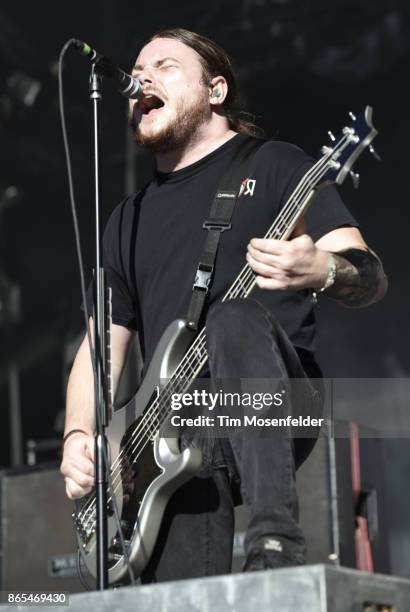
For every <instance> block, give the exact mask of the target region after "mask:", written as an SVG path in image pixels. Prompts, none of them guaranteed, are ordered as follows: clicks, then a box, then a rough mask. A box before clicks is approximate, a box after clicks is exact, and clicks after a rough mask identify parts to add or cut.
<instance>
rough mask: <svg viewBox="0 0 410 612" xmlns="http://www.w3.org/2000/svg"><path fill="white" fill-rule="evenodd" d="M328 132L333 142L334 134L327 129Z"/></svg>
mask: <svg viewBox="0 0 410 612" xmlns="http://www.w3.org/2000/svg"><path fill="white" fill-rule="evenodd" d="M328 134H329V138H330V140H331V141H332V142H334V141H335V140H336V138H335V135H334V134H333V132H331V131H330V130H329V131H328Z"/></svg>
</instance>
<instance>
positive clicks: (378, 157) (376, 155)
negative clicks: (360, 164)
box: [369, 145, 382, 161]
mask: <svg viewBox="0 0 410 612" xmlns="http://www.w3.org/2000/svg"><path fill="white" fill-rule="evenodd" d="M369 151H370V153H371V154H372V155H373V157H375V158H376V159H377V161H382V158H381V157H380V155H379V154H378V152H377V151H376V150H375V149H374V147H373V146H372V145H369Z"/></svg>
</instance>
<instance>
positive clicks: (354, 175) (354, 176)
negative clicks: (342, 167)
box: [349, 170, 360, 189]
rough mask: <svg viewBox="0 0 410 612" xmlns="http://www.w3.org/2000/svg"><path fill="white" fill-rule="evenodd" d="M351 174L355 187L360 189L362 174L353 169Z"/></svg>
mask: <svg viewBox="0 0 410 612" xmlns="http://www.w3.org/2000/svg"><path fill="white" fill-rule="evenodd" d="M349 174H350V177H351V179H352V183H353V187H354V188H355V189H358V187H359V183H360V174H359V173H358V172H353V170H350V171H349Z"/></svg>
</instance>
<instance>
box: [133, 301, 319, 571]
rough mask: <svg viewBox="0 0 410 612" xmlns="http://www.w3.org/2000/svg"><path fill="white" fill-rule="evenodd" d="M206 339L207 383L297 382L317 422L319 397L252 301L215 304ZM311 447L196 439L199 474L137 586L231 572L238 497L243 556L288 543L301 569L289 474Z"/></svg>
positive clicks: (308, 441) (174, 505) (260, 438)
mask: <svg viewBox="0 0 410 612" xmlns="http://www.w3.org/2000/svg"><path fill="white" fill-rule="evenodd" d="M206 337H207V351H208V355H209V371H210V376H211V379H230V380H232V379H239V378H243V379H252V378H258V379H272V381H273V380H276V381H277V380H278V379H280V380H281V384H282V386H283V385H284V386H287V387H288V388H289V379H291V378H297V379H302V383H301V384H299V385H298V394H299V401H298V404H299V406H300V405H301V404H302V405H303V407H304V412H305V414H306V415H310V416H312V417H318V416H320V414H321V410H322V401H321V398H320V393H319V392H318V391H317V390H316V389H315V388H314V387H313V385H312V384H311V382H310V380H309V378H308V377H307V376H306V373H305V371H304V369H303V367H302V364H301V362H300V359H299V356H298V354H297V352H296V351H295V349H294V347H293V346H292V344H291V343H290V341H289V339H288V337H287V335H286V334H285V332H284V331H283V329H282V328H281V327H280V325H279V324H278V322H277V321H276V320H275V319H274V317H273V315H272V314H271V313H270V312H269V311H268V310H267V309H265V308H264V307H263V306H262V305H261V304H259V303H258V302H257V301H256V300H253V299H247V300H242V299H238V300H229V301H226V302H223V303H219V302H218V303H217V304H215V305H214V306H213V307H212V308H211V309H210V311H209V313H208V316H207V322H206ZM300 412H301V411H300V410H298V414H300ZM258 431H259V430H258ZM315 441H316V438H315V437H309V438H292V436H289V435H286V434H277V433H276V434H272V435H271V434H268V435H267V434H266V431H265V430H264V429H263V428H261V429H260V435H259V434H258V433H256V434H254V435H251V436H246V435H242V434H240V433H239V432H234V433H232V435H231V434H230V435H229V438H212V437H211V438H207V439H205V440H204V439H202V440H198V441H197V442H196V443H197V444H199V445H200V446H201V449H202V452H203V463H202V467H201V470H200V472H199V473H198V474H197V475H196V476H195V477H194V478H192V479H191V480H190V481H189V482H187V483H186V484H185V485H183V486H182V487H180V489H178V491H176V492H175V493H174V495H173V496H172V498H171V500H170V501H169V503H168V506H167V509H166V512H165V515H164V520H163V523H162V527H161V530H160V533H159V537H158V541H157V545H156V548H155V551H154V554H153V556H152V558H151V561H150V563H149V565H148V567H147V568H146V570H145V572H144V574H143V576H142V581H143V582H151V581H165V580H176V579H181V578H193V577H199V576H209V575H215V574H224V573H229V572H230V568H231V563H232V542H233V532H234V510H233V508H234V505H235V502H237V501H238V494H240V497H241V498H242V500H243V502H244V503H245V505H246V507H247V510H248V513H249V527H248V531H247V534H246V538H245V552H246V553H248V552H249V550H250V549H251V548H252V545H253V544H254V542H255V541H256V540H257V539H258V538H259V537H260V536H263V535H268V534H269V535H276V536H278V537H279V538H281V539H282V540H283V541H285V542H286V541H287V542H289V545H291V547H292V553H293V554H294V556H295V557H296V558H297V559H298V560H299V561H300V562H303V560H304V555H305V542H304V537H303V534H302V531H301V529H300V526H299V524H298V501H297V495H296V486H295V471H296V469H297V467H299V466H300V465H301V463H303V461H304V460H305V459H306V457H307V456H308V455H309V453H310V451H311V450H312V449H313V446H314V444H315ZM185 443H186V441H185Z"/></svg>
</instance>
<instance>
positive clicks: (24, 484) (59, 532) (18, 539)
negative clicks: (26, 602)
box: [0, 465, 84, 593]
mask: <svg viewBox="0 0 410 612" xmlns="http://www.w3.org/2000/svg"><path fill="white" fill-rule="evenodd" d="M0 501H1V503H0V508H1V510H0V512H1V515H0V516H1V521H0V553H1V554H0V590H14V591H21V590H26V591H28V590H35V591H55V592H59V591H68V592H71V593H76V592H79V591H83V590H84V588H83V587H82V585H81V582H80V580H79V579H78V577H77V544H76V539H75V535H74V531H73V526H72V519H71V513H72V504H71V503H70V501H69V500H68V498H67V496H66V494H65V490H64V480H63V478H62V477H61V474H60V472H59V471H58V469H57V467H56V466H55V465H53V466H50V465H43V466H38V467H36V468H35V469H33V468H18V469H13V470H7V471H3V472H1V473H0Z"/></svg>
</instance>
